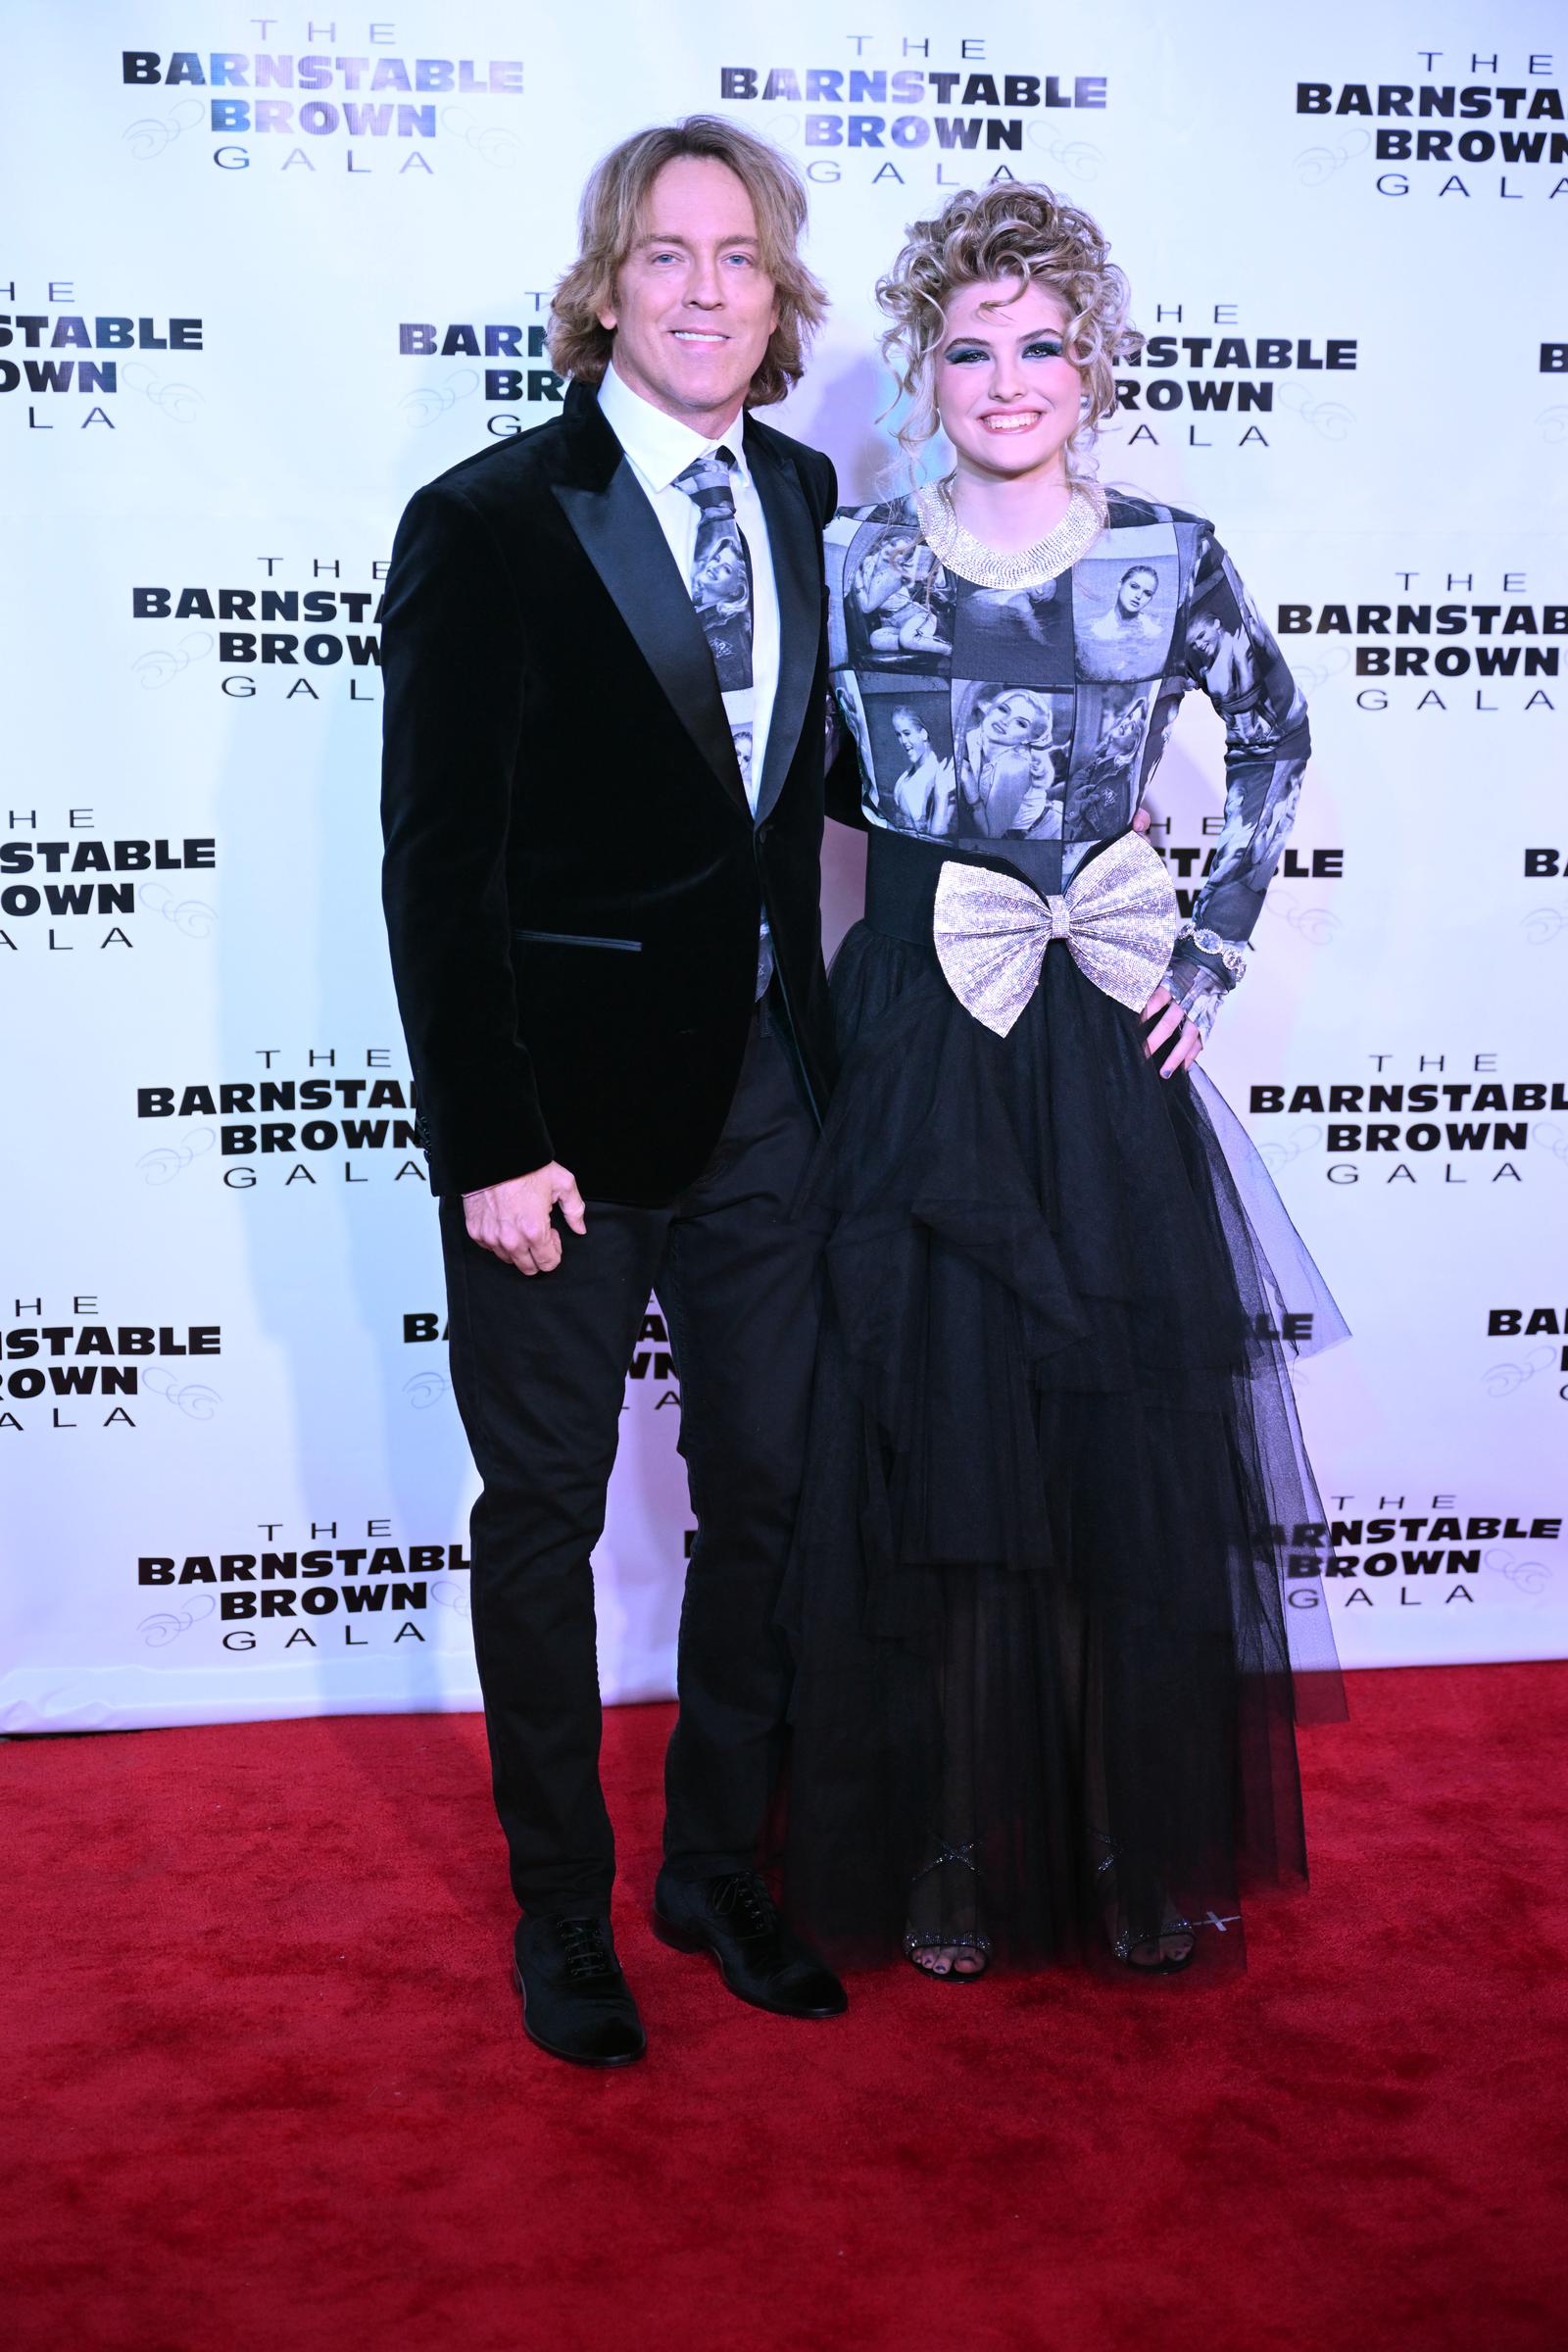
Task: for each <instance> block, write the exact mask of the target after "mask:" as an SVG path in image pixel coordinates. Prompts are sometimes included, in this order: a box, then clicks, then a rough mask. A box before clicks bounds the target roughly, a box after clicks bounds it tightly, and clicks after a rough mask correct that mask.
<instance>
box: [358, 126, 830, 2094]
mask: <svg viewBox="0 0 1568 2352" xmlns="http://www.w3.org/2000/svg"><path fill="white" fill-rule="evenodd" d="M805 214H806V205H805V195H804V191H803V190H802V188H801V185H800V182H799V180H798V178H797V177H796V175H795V173H794V172H793V170H792V169H791V168H790V166H789V165H788V164H786V163H785V162H784V161H783V159H782V158H780V157H779V156H778V154H777V153H776V151H775V150H773V149H772V148H770V147H768V146H765V145H764V144H763V143H762V142H761V141H760V140H758V139H756V138H753V137H752V136H751V135H750V134H748V133H746V132H743V131H741V130H739V129H737V128H735V127H733V126H732V125H730V124H728V123H722V122H719V121H717V120H714V119H711V118H704V117H696V118H693V119H691V120H689V121H687V122H685V123H678V124H676V125H674V126H673V127H668V128H662V129H656V130H650V131H645V132H642V133H641V134H639V135H638V136H637V137H636V138H633V139H629V140H627V141H626V142H625V143H624V144H623V145H622V146H620V147H618V148H616V149H615V150H614V151H613V153H612V154H611V155H610V156H608V157H607V158H606V159H605V160H604V162H603V163H602V164H601V165H600V166H599V168H598V170H597V171H596V172H595V173H594V175H593V177H592V179H591V180H590V182H589V185H588V188H587V190H586V193H585V195H584V198H583V205H582V220H581V226H582V251H581V255H580V257H579V259H578V261H577V262H576V264H575V265H574V266H573V268H572V269H571V270H568V271H567V272H566V274H565V276H564V278H563V280H562V283H561V285H560V287H559V288H558V289H557V294H556V302H555V308H554V311H553V314H552V323H551V343H552V352H553V356H554V359H555V363H556V366H557V367H558V368H560V369H561V371H562V372H563V373H564V374H566V375H568V376H569V378H570V382H569V385H568V388H567V392H566V396H565V401H564V409H563V413H562V415H561V417H559V418H558V419H555V420H553V421H552V422H550V423H548V424H544V425H541V426H540V427H539V428H538V429H537V430H536V431H534V432H530V433H527V434H522V435H519V436H517V437H515V438H514V439H511V440H507V441H503V442H499V443H497V444H496V445H495V446H494V447H493V448H490V449H488V450H486V451H484V452H483V454H482V455H480V456H477V457H474V458H471V459H469V460H467V461H466V463H465V464H463V465H461V466H455V467H454V468H453V469H452V471H451V472H450V473H447V474H444V475H442V476H441V478H440V479H439V480H438V481H435V482H432V483H430V484H429V485H427V487H426V488H425V489H423V490H421V491H419V492H418V493H417V496H416V497H415V499H414V500H413V502H412V503H411V505H410V507H409V509H408V512H407V514H406V515H405V516H404V518H403V522H402V525H401V527H400V529H399V532H398V536H397V542H396V546H395V548H394V551H393V558H392V567H391V575H390V578H389V580H388V583H387V592H386V605H385V615H384V635H383V661H384V666H385V680H386V713H385V760H384V786H383V816H384V822H385V831H386V864H385V891H384V896H385V905H386V915H387V927H388V933H389V936H390V941H391V949H392V962H393V969H394V973H395V976H396V980H397V989H398V1002H399V1005H400V1007H401V1010H402V1014H403V1022H404V1028H405V1031H406V1033H407V1036H408V1043H409V1051H410V1054H411V1057H412V1060H413V1064H414V1071H415V1077H416V1080H417V1089H418V1097H419V1104H420V1115H421V1118H422V1120H423V1123H424V1131H425V1137H426V1143H427V1149H428V1152H429V1156H430V1167H431V1182H432V1186H433V1189H434V1190H435V1191H436V1192H437V1193H438V1194H439V1195H440V1197H441V1233H442V1245H443V1250H444V1253H445V1259H446V1271H447V1286H448V1300H449V1309H450V1326H451V1348H452V1376H453V1386H454V1389H455V1391H456V1393H457V1398H458V1404H459V1408H460V1410H461V1412H462V1414H463V1419H464V1426H465V1428H466V1431H467V1435H468V1439H469V1443H470V1445H471V1446H472V1448H473V1453H474V1458H475V1460H476V1462H477V1463H478V1466H479V1469H480V1472H481V1474H482V1478H483V1493H482V1495H481V1497H480V1500H479V1502H478V1504H477V1506H476V1508H475V1511H474V1516H473V1545H472V1557H473V1571H472V1582H473V1628H474V1645H475V1650H476V1654H477V1658H478V1664H479V1676H480V1683H481V1687H482V1689H483V1692H484V1702H485V1723H486V1729H487V1732H488V1736H489V1741H490V1751H491V1760H492V1766H493V1772H494V1784H495V1793H496V1802H497V1807H498V1810H499V1812H500V1815H501V1821H502V1825H503V1828H504V1829H505V1831H506V1835H507V1839H508V1843H509V1846H510V1850H511V1860H512V1879H513V1886H514V1888H515V1893H516V1896H517V1900H518V1904H519V1906H520V1909H521V1911H522V1914H523V1916H522V1919H521V1921H520V1923H519V1925H518V1929H517V1933H516V1937H515V1979H516V1983H517V1986H518V1989H519V1991H520V1992H521V1994H522V1998H523V2006H524V2021H525V2024H526V2027H527V2031H528V2033H529V2034H531V2036H532V2037H533V2039H534V2040H535V2041H536V2042H539V2043H541V2044H542V2045H543V2046H544V2047H545V2048H546V2049H548V2050H550V2051H551V2052H552V2053H553V2054H554V2055H556V2056H557V2057H561V2058H566V2059H572V2060H575V2061H577V2062H579V2063H581V2064H586V2065H599V2066H610V2065H622V2064H625V2063H626V2062H627V2061H629V2060H631V2059H634V2058H637V2057H639V2056H640V2055H641V2054H642V2051H643V2048H644V2035H643V2031H642V2026H641V2023H640V2021H639V2018H638V2015H637V2010H636V2005H635V2002H634V2001H633V1998H632V1995H631V1992H630V1990H629V1988H628V1987H627V1985H626V1982H625V1979H624V1977H623V1976H622V1974H621V1971H620V1968H619V1965H618V1962H617V1961H616V1958H615V1952H614V1945H613V1939H612V1936H611V1928H610V1918H609V1912H610V1890H611V1882H612V1878H613V1867H614V1865H613V1841H612V1836H611V1829H610V1823H609V1819H608V1816H607V1814H606V1810H605V1803H604V1797H603V1794H602V1792H601V1789H600V1786H599V1777H598V1755H599V1739H600V1705H599V1689H598V1679H597V1667H596V1659H595V1642H594V1607H593V1587H592V1581H591V1576H590V1570H589V1555H590V1553H591V1551H592V1549H593V1546H594V1544H595V1543H596V1541H597V1540H598V1537H599V1535H600V1532H601V1530H602V1527H603V1524H604V1513H605V1495H606V1488H607V1484H608V1481H609V1478H610V1473H611V1468H612V1464H613V1459H614V1453H615V1441H616V1435H617V1430H618V1423H619V1414H620V1406H621V1397H622V1387H623V1382H624V1378H625V1373H626V1369H627V1366H628V1363H629V1361H630V1357H631V1353H632V1348H633V1346H634V1343H635V1339H636V1336H637V1332H638V1329H639V1327H640V1323H641V1319H642V1316H643V1313H644V1310H645V1307H646V1303H647V1299H648V1294H649V1291H650V1289H651V1288H652V1289H653V1290H655V1291H657V1293H658V1296H659V1299H660V1303H661V1306H662V1311H663V1314H664V1317H665V1320H666V1323H667V1326H668V1329H669V1334H670V1340H671V1345H672V1348H673V1351H674V1356H675V1364H676V1371H677V1375H678V1377H679V1379H680V1383H681V1403H682V1434H681V1450H682V1452H683V1454H684V1456H685V1459H686V1463H687V1468H688V1472H689V1475H690V1482H691V1493H692V1503H693V1510H694V1514H695V1517H696V1519H697V1536H696V1540H695V1542H694V1544H693V1546H692V1552H691V1559H690V1563H689V1566H688V1570H687V1577H686V1592H685V1599H684V1604H683V1608H682V1614H681V1625H680V1643H679V1658H678V1689H679V1696H680V1714H679V1721H678V1723H677V1725H676V1728H675V1732H674V1734H673V1737H672V1739H671V1741H670V1746H669V1754H668V1759H667V1763H666V1772H665V1784H666V1789H665V1793H666V1821H665V1836H664V1862H663V1867H662V1870H661V1872H660V1875H659V1881H658V1885H657V1887H656V1890H655V1925H656V1928H657V1930H658V1932H659V1933H660V1935H661V1936H662V1937H663V1939H664V1940H665V1941H666V1942H669V1943H672V1944H674V1945H676V1946H677V1947H678V1948H680V1949H683V1950H688V1951H706V1952H708V1953H710V1954H711V1955H712V1956H713V1957H714V1958H716V1960H717V1961H718V1964H719V1968H720V1972H721V1974H722V1976H723V1979H724V1982H725V1984H726V1985H728V1986H729V1988H730V1990H731V1991H732V1992H735V1993H737V1994H739V1996H740V1997H741V1998H742V1999H744V2000H748V2001H751V2002H753V2003H755V2004H756V2005H757V2006H759V2007H761V2008H765V2009H770V2010H774V2011H778V2012H782V2013H783V2014H785V2015H788V2016H795V2017H825V2016H830V2015H836V2014H838V2013H839V2012H840V2011H842V2009H843V2008H844V2006H845V2001H844V1993H843V1989H842V1987H841V1986H840V1985H839V1984H838V1983H837V1981H836V1980H835V1979H834V1978H833V1977H832V1976H831V1975H829V1973H828V1972H827V1970H826V1969H825V1968H823V1967H822V1966H821V1965H820V1963H819V1962H817V1961H816V1960H815V1959H814V1958H813V1957H812V1955H811V1954H809V1952H807V1951H805V1950H804V1949H803V1948H802V1947H801V1946H800V1945H799V1944H798V1943H796V1942H795V1941H794V1940H793V1938H791V1937H790V1936H788V1934H787V1933H786V1931H785V1930H784V1929H783V1927H782V1925H781V1923H780V1921H779V1918H778V1915H777V1913H776V1911H775V1910H774V1908H773V1905H772V1901H771V1898H770V1896H769V1894H768V1891H767V1888H766V1886H765V1885H764V1883H763V1881H762V1879H761V1878H760V1876H759V1875H758V1873H757V1870H756V1868H755V1864H756V1861H757V1855H758V1845H759V1839H760V1834H761V1831H762V1826H763V1821H764V1817H765V1814H766V1811H767V1806H768V1801H769V1797H770V1795H771V1793H772V1789H773V1783H774V1780H775V1778H776V1774H777V1768H778V1763H779V1758H780V1752H781V1747H782V1741H783V1730H784V1717H785V1709H786V1701H787V1688H788V1668H787V1661H786V1656H785V1652H784V1649H783V1646H782V1643H781V1641H780V1638H779V1636H778V1634H777V1633H776V1631H775V1628H774V1625H773V1613H774V1607H775V1603H776V1600H777V1596H778V1590H779V1585H780V1581H781V1576H782V1571H783V1566H784V1558H785V1552H786V1548H787V1545H788V1541H789V1534H790V1526H791V1519H792V1515H793V1511H794V1504H795V1497H796V1492H797V1487H798V1483H799V1477H800V1466H801V1454H802V1449H803V1446H804V1443H805V1421H806V1405H807V1393H808V1386H809V1375H810V1365H811V1357H812V1352H813V1347H814V1339H815V1304H814V1285H815V1279H816V1269H815V1263H814V1252H813V1250H812V1247H811V1245H810V1243H809V1240H808V1239H807V1238H806V1237H804V1236H802V1235H800V1234H799V1233H797V1232H796V1231H794V1230H793V1229H792V1228H791V1226H790V1224H789V1223H788V1220H787V1210H788V1205H789V1202H790V1200H791V1197H792V1194H793V1192H794V1189H795V1185H796V1183H797V1180H798V1178H799V1176H800V1173H801V1170H802V1168H803V1166H804V1164H805V1161H806V1158H807V1155H808V1153H809V1150H810V1148H811V1145H812V1142H813V1140H814V1135H815V1131H816V1126H817V1124H818V1121H819V1116H820V1111H821V1106H822V1103H823V1102H824V1100H825V1095H826V1090H827V1087H828V1085H829V1083H830V1078H831V1033H830V1023H829V1015H828V1007H827V998H826V982H825V977H824V974H823V970H822V960H821V945H820V926H819V919H818V912H817V903H818V889H819V871H818V858H819V851H820V841H821V827H822V746H823V734H824V725H823V714H824V709H825V698H826V674H827V673H826V647H825V642H824V637H823V601H824V600H823V589H822V564H821V553H820V546H821V528H822V525H823V523H824V522H825V521H826V519H827V518H828V516H829V515H831V514H832V512H833V509H834V506H835V503H836V496H837V493H836V486H835V482H834V477H833V468H832V466H830V464H829V463H828V461H827V460H826V458H824V457H822V456H820V455H819V454H818V453H817V452H815V451H813V450H809V449H805V448H803V447H802V446H800V445H799V444H798V443H796V442H793V441H789V440H786V439H785V438H784V436H783V435H782V434H780V433H777V432H774V431H772V430H770V429H769V428H768V427H766V426H762V425H760V424H758V423H757V422H756V421H755V419H754V418H753V417H750V416H749V415H748V414H747V411H748V410H749V409H750V408H751V407H753V406H755V405H759V404H762V403H766V402H770V401H776V400H778V399H781V398H782V397H783V394H784V392H785V391H786V390H787V389H788V388H789V385H790V383H791V382H793V381H794V380H795V378H796V377H797V376H798V375H799V373H800V370H801V367H802V365H803V360H804V345H805V343H806V341H807V340H808V339H809V333H810V331H811V329H812V328H813V327H814V326H815V324H816V323H817V321H818V320H819V319H820V317H821V315H822V310H823V302H822V295H821V290H820V288H819V287H818V286H817V284H816V282H815V280H814V279H813V278H812V277H811V276H810V275H809V272H808V271H807V270H806V269H805V266H804V264H803V263H802V262H801V260H800V258H799V254H798V251H797V245H798V240H799V236H800V233H801V230H802V228H803V226H804V223H805ZM715 580H718V581H721V582H722V584H723V593H722V594H721V595H718V596H715V595H714V594H713V592H712V584H713V583H714V581H715ZM585 708H591V709H592V711H593V712H594V719H595V723H594V727H593V730H592V733H591V736H590V737H587V738H585V735H584V730H583V726H582V714H583V711H584V709H585ZM585 740H586V741H589V742H591V747H592V749H591V759H592V766H591V767H589V768H588V769H586V770H585V767H584V743H585ZM743 754H744V759H743V757H742V755H743Z"/></svg>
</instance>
